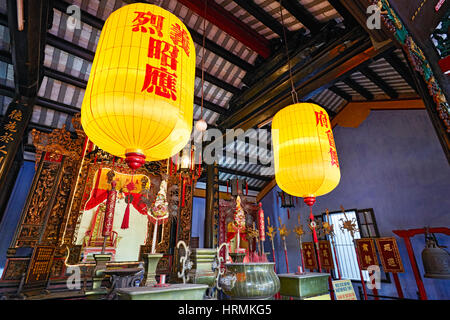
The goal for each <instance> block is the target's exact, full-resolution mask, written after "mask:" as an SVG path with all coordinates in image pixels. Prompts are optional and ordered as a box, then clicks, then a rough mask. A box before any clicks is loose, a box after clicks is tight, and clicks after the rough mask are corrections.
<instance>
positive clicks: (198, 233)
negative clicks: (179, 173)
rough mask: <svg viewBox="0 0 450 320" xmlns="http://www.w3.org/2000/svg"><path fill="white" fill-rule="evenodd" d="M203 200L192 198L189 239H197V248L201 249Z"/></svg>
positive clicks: (203, 214)
mask: <svg viewBox="0 0 450 320" xmlns="http://www.w3.org/2000/svg"><path fill="white" fill-rule="evenodd" d="M205 205H206V202H205V198H197V197H194V201H193V204H192V229H191V230H192V233H191V237H199V242H198V247H199V248H203V245H204V232H205V231H204V230H205Z"/></svg>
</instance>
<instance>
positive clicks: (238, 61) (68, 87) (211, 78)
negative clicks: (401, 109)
mask: <svg viewBox="0 0 450 320" xmlns="http://www.w3.org/2000/svg"><path fill="white" fill-rule="evenodd" d="M132 2H136V1H130V0H124V1H122V0H90V1H87V0H71V1H69V0H54V1H53V3H52V5H53V9H52V15H51V18H50V20H51V21H50V23H49V28H48V31H47V33H46V34H45V35H44V36H45V37H44V38H45V46H44V50H43V51H44V52H43V53H42V56H43V78H42V83H41V85H40V88H39V91H38V93H37V96H38V97H37V100H36V104H35V106H34V107H33V115H32V119H31V121H30V124H29V129H32V128H36V129H38V130H42V131H47V132H48V131H51V130H52V129H54V128H61V127H62V126H63V125H66V127H67V128H70V130H73V128H72V126H71V118H72V116H73V115H74V114H75V113H77V112H79V111H80V107H81V103H82V100H83V95H84V91H85V87H86V84H87V80H88V78H89V72H90V68H91V63H92V60H93V57H94V53H95V49H96V46H97V42H98V39H99V36H100V31H101V29H102V26H103V24H104V21H105V19H106V18H107V17H108V16H109V14H110V13H111V12H112V11H114V10H116V9H118V8H120V7H121V6H124V5H126V4H128V3H132ZM140 2H148V3H154V4H157V5H160V6H161V7H163V8H165V9H167V10H169V11H170V12H172V13H174V14H175V15H176V16H178V17H179V18H180V19H181V20H182V21H183V22H184V23H185V25H186V26H187V27H188V28H189V30H190V32H191V35H192V37H193V40H194V42H195V46H196V51H197V70H196V84H195V101H194V102H195V105H194V119H193V121H195V120H198V119H200V117H201V108H200V101H201V80H200V79H201V72H202V69H201V67H202V64H201V61H202V53H203V50H201V48H202V40H203V34H205V35H206V42H205V56H204V57H203V59H204V75H205V77H204V79H205V82H204V87H203V89H204V99H205V102H204V110H203V118H204V119H205V120H206V121H207V122H208V124H209V125H210V127H216V128H220V129H222V130H225V129H227V128H239V127H241V128H244V129H249V128H258V127H263V128H265V129H267V128H270V119H271V117H273V115H274V114H275V113H276V111H277V110H279V109H281V108H282V107H284V106H285V105H288V104H289V103H291V102H292V100H291V98H290V84H289V72H288V64H287V59H286V55H285V47H284V43H283V40H282V39H283V27H285V31H286V36H287V39H288V47H289V54H290V57H291V64H292V74H293V79H294V82H295V88H296V91H297V94H298V96H299V99H300V100H302V101H312V102H314V103H317V104H319V105H321V106H322V107H324V108H325V109H326V110H327V111H328V113H329V114H330V117H333V116H335V115H336V114H337V113H339V112H340V111H341V110H342V109H343V108H345V106H346V105H347V104H348V103H349V102H354V101H376V100H387V99H411V98H417V97H418V95H417V92H416V88H415V84H414V81H413V80H412V78H411V76H410V73H409V70H408V68H407V64H406V60H405V57H404V56H403V53H402V51H401V50H400V49H397V48H396V47H395V46H394V45H393V43H392V42H389V41H387V42H384V43H382V42H376V41H375V40H374V39H377V40H379V38H380V36H379V34H378V35H376V36H374V35H372V38H370V37H369V33H368V31H367V30H365V29H364V28H363V27H361V26H360V24H359V23H358V22H357V19H355V18H354V12H353V15H352V13H351V12H350V11H349V8H348V3H347V4H346V5H343V2H344V1H339V0H330V1H325V0H299V1H290V0H289V1H288V0H284V1H275V0H207V1H205V0H163V1H140ZM206 2H207V7H206V14H205V8H204V5H205V3H206ZM345 2H347V1H345ZM6 3H7V1H6V0H0V108H1V115H2V116H3V115H4V113H5V111H6V108H7V106H8V104H9V103H10V101H11V99H12V97H13V96H14V89H15V86H16V81H15V80H16V79H15V77H14V66H13V59H12V46H13V45H14V44H13V42H12V41H11V40H10V30H9V28H8V11H7V10H8V8H7V5H6ZM73 4H75V5H77V6H79V7H80V8H81V28H79V29H75V30H71V29H70V28H68V27H67V21H68V18H69V15H68V14H67V8H68V7H69V6H70V5H73ZM280 6H281V9H282V12H283V18H284V26H283V24H282V19H281V15H280ZM205 18H206V22H205V26H206V28H205V30H203V22H204V19H205ZM374 44H375V45H376V47H377V48H376V50H375V48H374ZM193 134H194V135H195V134H198V133H196V132H194V133H193ZM268 147H269V153H267V154H265V156H263V157H259V159H258V161H257V162H256V163H253V164H249V163H246V164H237V163H236V158H237V156H235V157H231V158H230V157H225V151H232V150H236V152H237V153H238V154H242V155H244V156H245V157H246V159H250V158H255V159H256V158H258V155H259V152H260V150H258V147H256V146H254V145H252V144H250V143H245V142H242V141H234V142H232V143H230V144H228V145H226V146H224V156H223V157H221V159H220V161H219V168H220V175H219V179H220V180H221V181H222V182H221V184H222V185H223V186H225V185H226V181H227V180H228V179H231V178H234V177H237V178H239V179H245V180H247V181H248V184H249V189H250V194H255V193H257V192H259V191H260V190H262V189H263V188H264V186H266V185H267V184H268V183H270V181H271V180H272V178H273V175H274V172H273V167H270V166H269V165H267V163H268V162H270V159H271V157H272V155H271V152H270V150H271V145H270V135H269V140H268ZM24 150H25V156H26V158H28V159H32V158H33V153H34V147H33V146H32V144H31V136H30V134H29V133H28V134H27V137H25V138H24ZM265 160H267V161H265ZM200 181H202V179H200ZM200 185H201V183H200ZM223 188H225V187H223Z"/></svg>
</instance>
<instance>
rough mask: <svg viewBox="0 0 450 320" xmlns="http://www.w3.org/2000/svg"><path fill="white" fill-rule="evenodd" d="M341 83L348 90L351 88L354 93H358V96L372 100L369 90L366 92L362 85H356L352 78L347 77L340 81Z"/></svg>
mask: <svg viewBox="0 0 450 320" xmlns="http://www.w3.org/2000/svg"><path fill="white" fill-rule="evenodd" d="M342 82H344V83H345V84H346V85H348V86H349V87H350V88H352V89H353V90H355V91H356V92H358V93H359V94H360V95H362V96H363V97H364V98H366V99H367V100H373V94H372V93H370V91H369V90H367V89H366V88H364V87H363V86H362V85H360V84H359V83H357V82H356V81H355V80H353V79H352V78H350V77H348V78H346V79H344V80H342Z"/></svg>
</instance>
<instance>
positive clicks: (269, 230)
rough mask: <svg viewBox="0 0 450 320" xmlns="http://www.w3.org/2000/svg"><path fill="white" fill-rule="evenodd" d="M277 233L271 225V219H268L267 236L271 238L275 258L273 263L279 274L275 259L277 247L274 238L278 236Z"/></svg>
mask: <svg viewBox="0 0 450 320" xmlns="http://www.w3.org/2000/svg"><path fill="white" fill-rule="evenodd" d="M276 233H277V231H275V230H274V228H273V227H272V226H271V225H270V218H269V217H267V232H266V234H267V236H268V237H269V238H270V242H271V243H272V256H273V262H274V263H275V264H274V270H275V273H277V261H276V259H275V247H274V245H273V237H274V236H275V235H276Z"/></svg>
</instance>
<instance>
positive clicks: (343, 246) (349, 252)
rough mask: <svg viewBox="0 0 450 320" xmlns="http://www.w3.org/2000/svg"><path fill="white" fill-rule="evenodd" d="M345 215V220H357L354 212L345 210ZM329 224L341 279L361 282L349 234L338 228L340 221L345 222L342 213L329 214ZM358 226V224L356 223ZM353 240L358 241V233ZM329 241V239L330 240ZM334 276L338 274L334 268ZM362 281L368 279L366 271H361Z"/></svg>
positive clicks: (359, 236)
mask: <svg viewBox="0 0 450 320" xmlns="http://www.w3.org/2000/svg"><path fill="white" fill-rule="evenodd" d="M345 214H346V215H347V219H350V220H353V219H355V220H356V221H358V220H357V217H356V210H346V211H345ZM329 217H330V221H329V222H330V223H331V224H333V225H334V234H335V236H334V244H335V246H336V254H337V256H338V259H339V260H337V261H338V263H339V270H340V272H341V277H342V279H350V280H361V277H360V275H359V268H358V260H357V258H356V252H355V246H354V244H353V240H352V237H351V235H350V233H349V232H348V231H346V230H344V231H342V230H341V228H340V226H341V225H342V221H341V219H344V220H345V216H344V214H343V213H342V212H330V214H329ZM324 220H326V216H324ZM358 224H359V223H358ZM354 237H355V239H360V238H361V235H360V233H359V232H356V233H355V234H354ZM330 240H331V239H330ZM332 253H333V258H334V261H336V257H335V256H334V251H332ZM334 273H335V275H337V274H338V271H337V268H336V266H335V270H334ZM362 274H363V278H364V280H366V281H367V280H368V279H369V274H368V272H367V271H364V270H363V271H362Z"/></svg>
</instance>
